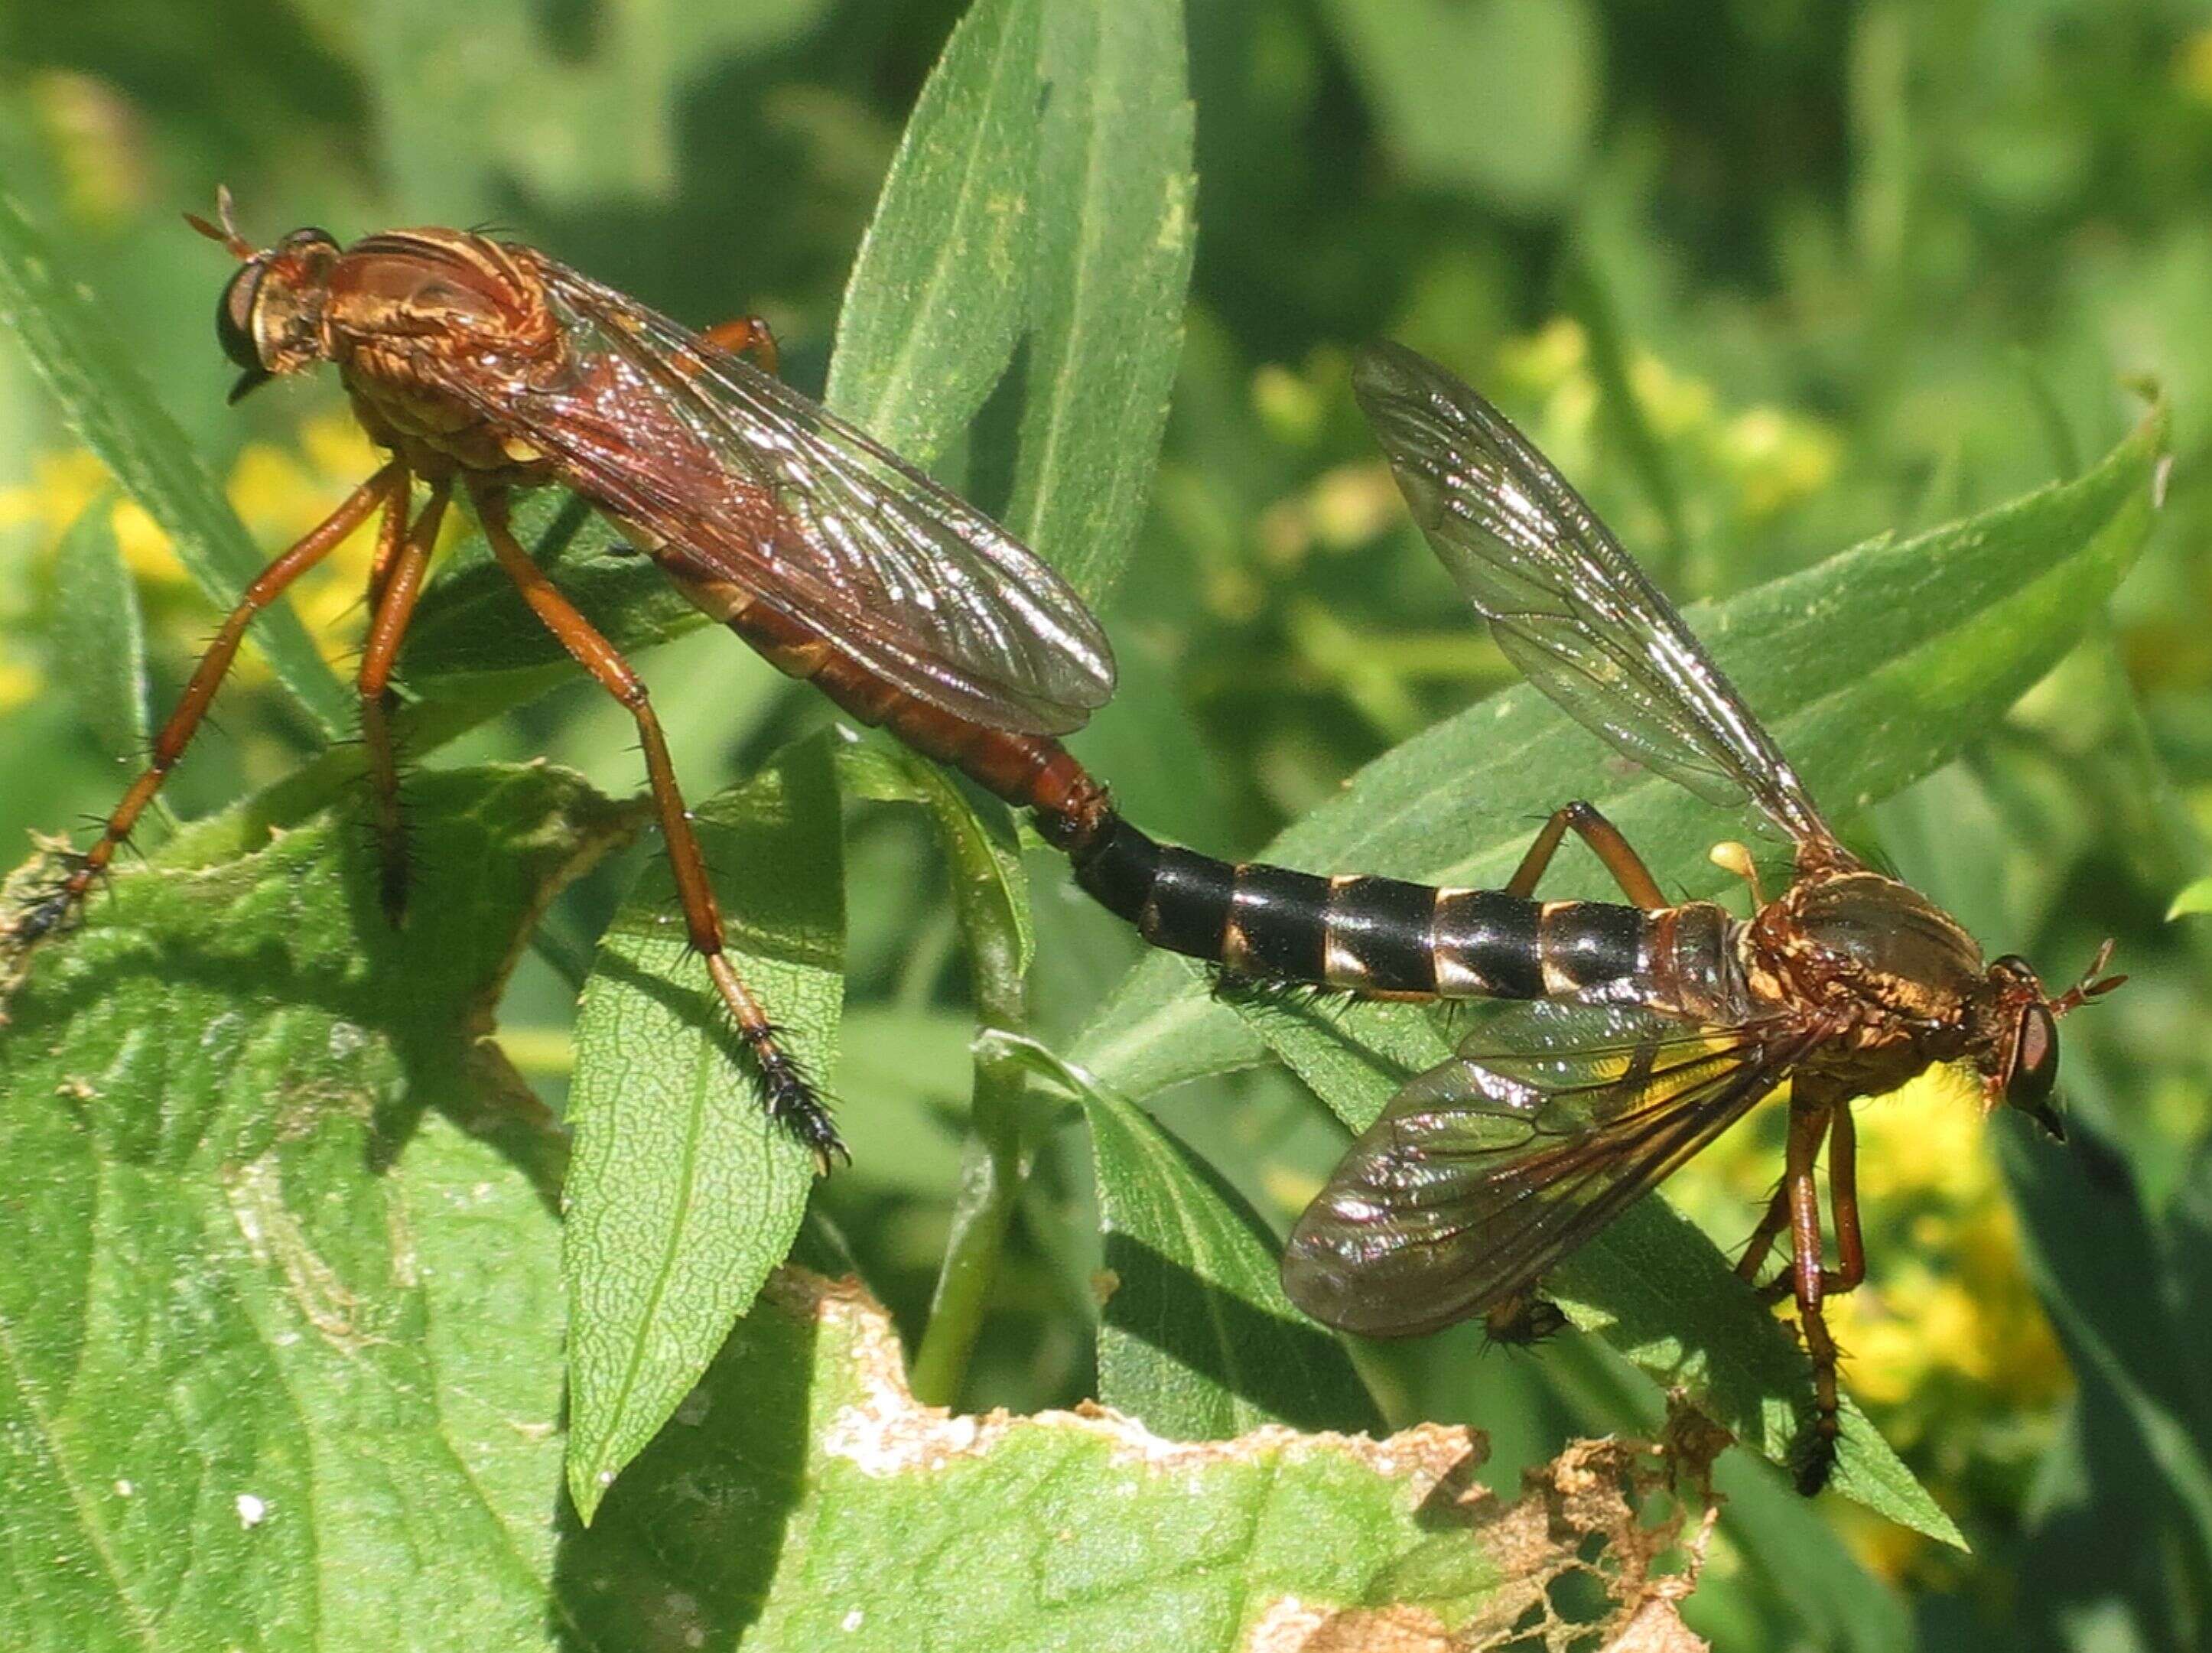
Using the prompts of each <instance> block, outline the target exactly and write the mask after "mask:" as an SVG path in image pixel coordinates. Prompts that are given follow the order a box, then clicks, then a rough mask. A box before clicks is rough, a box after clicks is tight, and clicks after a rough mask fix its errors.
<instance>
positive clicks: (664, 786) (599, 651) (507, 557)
mask: <svg viewBox="0 0 2212 1653" xmlns="http://www.w3.org/2000/svg"><path fill="white" fill-rule="evenodd" d="M469 491H470V496H471V499H472V501H474V503H475V505H476V508H477V517H478V519H479V520H481V521H482V522H483V531H484V538H485V539H486V540H488V541H489V543H490V544H491V549H492V554H493V555H494V556H496V557H498V559H499V563H500V566H501V568H504V569H506V571H507V577H508V578H510V579H511V580H513V581H514V584H515V587H516V589H518V590H519V591H520V592H521V593H522V600H523V601H524V602H526V603H527V604H529V605H530V607H531V610H532V612H533V613H535V614H536V615H537V616H538V618H539V619H540V620H542V621H543V622H544V623H545V627H546V629H548V630H549V631H550V632H551V633H552V634H553V635H554V636H555V637H556V638H557V639H559V640H560V642H561V646H562V647H564V648H566V649H567V650H568V653H570V654H571V655H573V656H574V659H575V660H576V663H577V664H578V665H581V666H582V667H583V668H584V669H585V670H586V672H590V673H591V674H592V677H593V678H596V679H597V680H598V681H599V685H600V686H601V687H602V688H604V689H605V690H606V691H607V692H608V693H609V694H611V695H612V696H614V697H615V698H616V699H617V700H618V701H620V702H622V703H623V705H624V706H625V707H627V708H629V714H630V715H631V717H632V718H634V719H635V720H636V722H637V732H638V741H639V744H641V746H642V747H643V748H644V751H645V768H646V774H647V777H648V778H649V779H650V780H651V781H652V784H653V804H654V805H655V807H656V808H657V810H658V811H659V816H660V835H661V838H662V841H663V842H664V843H665V846H666V848H667V851H668V864H669V867H670V869H671V871H672V872H674V873H675V876H676V892H677V896H678V900H679V901H680V902H682V904H683V908H684V924H685V926H686V927H687V928H688V929H689V931H690V940H691V945H692V947H693V949H694V950H695V951H697V952H698V953H699V954H700V956H701V957H703V958H705V960H706V961H707V973H708V975H709V976H711V977H712V978H713V980H714V989H715V991H716V992H717V993H719V994H720V995H721V998H722V1002H723V1003H724V1004H725V1005H726V1006H729V1011H730V1014H731V1016H732V1018H733V1019H734V1020H735V1021H736V1023H737V1026H738V1034H739V1035H740V1036H742V1037H743V1038H744V1042H745V1043H746V1045H747V1047H748V1048H750V1050H751V1051H752V1053H753V1059H754V1060H755V1061H756V1062H757V1063H758V1064H759V1066H760V1072H761V1078H762V1080H763V1083H764V1085H766V1087H767V1092H768V1109H769V1115H771V1116H772V1117H774V1118H775V1119H777V1120H780V1121H782V1122H783V1124H784V1126H785V1127H786V1128H787V1129H788V1130H789V1131H790V1132H791V1133H792V1134H793V1136H795V1137H797V1138H798V1139H799V1140H800V1141H801V1142H803V1143H805V1145H806V1146H807V1147H809V1148H810V1149H811V1150H812V1151H813V1153H814V1159H815V1164H817V1166H818V1167H819V1168H820V1169H821V1170H823V1172H824V1173H825V1174H826V1173H827V1172H828V1170H829V1161H830V1158H831V1157H832V1156H833V1155H839V1156H844V1155H845V1145H844V1144H843V1143H842V1142H841V1141H839V1140H838V1138H837V1132H836V1127H834V1126H833V1125H832V1124H831V1123H830V1122H829V1109H827V1108H826V1107H824V1106H823V1103H822V1100H821V1098H820V1097H817V1095H816V1094H815V1092H814V1088H813V1086H811V1085H809V1084H808V1083H807V1081H806V1079H805V1075H803V1074H802V1073H800V1072H799V1066H798V1064H797V1063H796V1062H794V1061H793V1060H792V1059H791V1055H790V1054H789V1053H788V1052H787V1051H786V1050H785V1049H784V1048H783V1047H782V1045H781V1043H779V1042H778V1041H777V1039H776V1036H775V1026H774V1024H771V1023H770V1022H769V1018H768V1012H766V1011H765V1010H764V1009H763V1008H762V1006H761V1002H760V1000H757V999H756V998H754V997H753V995H752V993H751V991H750V989H749V988H747V987H746V986H745V984H744V982H743V981H740V980H739V979H738V973H737V971H736V970H735V969H732V967H731V964H730V961H729V959H728V958H727V957H726V956H725V954H724V952H723V944H722V914H721V909H720V905H719V904H718V903H717V902H716V901H715V899H714V885H713V884H712V883H710V882H709V881H708V877H707V861H706V857H705V856H704V855H703V854H701V853H700V849H699V839H698V836H697V835H696V833H695V832H693V830H692V829H691V817H690V814H689V812H688V811H686V810H685V809H684V798H683V794H682V793H680V792H679V791H678V789H677V785H676V769H675V765H674V764H673V763H671V762H670V760H669V756H668V743H667V741H666V740H665V738H663V737H662V735H661V732H660V720H659V718H657V717H656V716H654V715H653V706H652V702H651V700H650V698H649V697H648V696H647V693H646V688H645V684H644V683H643V682H642V681H641V679H640V678H639V677H638V675H637V673H636V672H635V671H633V670H632V669H631V667H630V665H629V661H627V660H625V659H623V657H622V655H621V654H620V653H618V652H617V650H616V648H615V647H614V645H613V644H612V643H611V642H609V641H607V640H606V639H605V637H604V636H602V635H600V634H599V630H598V629H597V628H595V627H594V626H593V625H592V623H591V622H590V621H589V620H587V619H586V618H585V617H584V616H583V615H582V614H581V613H580V612H579V611H577V609H576V607H575V606H574V605H573V604H571V603H570V602H569V601H568V599H567V598H565V597H563V596H562V594H561V593H560V592H559V591H558V590H556V588H555V586H554V585H553V582H552V581H551V580H549V579H547V578H546V577H545V573H544V569H542V568H539V567H538V565H537V563H535V562H532V561H531V558H530V554H529V552H527V551H526V550H523V548H522V545H521V544H520V541H518V540H517V539H516V538H514V535H513V532H512V531H511V530H510V529H509V528H508V526H507V496H506V495H505V493H504V492H503V491H502V490H501V489H499V488H497V487H495V486H491V485H487V484H484V483H477V482H475V481H473V480H471V483H470V489H469ZM845 1157H847V1158H849V1156H845Z"/></svg>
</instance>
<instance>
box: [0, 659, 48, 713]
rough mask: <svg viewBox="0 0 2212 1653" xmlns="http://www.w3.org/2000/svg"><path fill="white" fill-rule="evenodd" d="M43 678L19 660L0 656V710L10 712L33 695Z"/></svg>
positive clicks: (41, 683)
mask: <svg viewBox="0 0 2212 1653" xmlns="http://www.w3.org/2000/svg"><path fill="white" fill-rule="evenodd" d="M43 686H44V683H43V680H42V679H41V678H40V676H39V674H38V673H37V672H34V671H33V670H32V669H31V667H29V666H28V665H25V664H24V663H23V662H22V661H21V660H16V659H4V658H0V712H12V711H14V710H15V708H17V707H18V706H21V704H22V703H23V702H25V701H27V700H29V699H31V698H32V697H33V696H35V695H36V694H37V693H38V692H39V690H40V688H41V687H43Z"/></svg>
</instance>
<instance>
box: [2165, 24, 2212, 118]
mask: <svg viewBox="0 0 2212 1653" xmlns="http://www.w3.org/2000/svg"><path fill="white" fill-rule="evenodd" d="M2173 78H2174V80H2175V81H2176V82H2178V83H2179V85H2180V87H2181V89H2182V90H2183V91H2185V92H2186V93H2187V94H2189V95H2190V96H2191V97H2192V98H2194V99H2196V100H2197V101H2198V102H2199V103H2212V28H2200V29H2198V30H2197V33H2194V34H2192V35H2191V36H2190V37H2189V38H2188V39H2187V40H2184V41H2183V42H2182V43H2181V46H2180V49H2179V51H2177V52H2175V53H2174V54H2173Z"/></svg>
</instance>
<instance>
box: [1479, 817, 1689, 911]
mask: <svg viewBox="0 0 2212 1653" xmlns="http://www.w3.org/2000/svg"><path fill="white" fill-rule="evenodd" d="M1570 827H1572V828H1573V829H1574V830H1575V834H1576V836H1577V837H1579V838H1581V840H1582V841H1583V842H1584V843H1586V844H1588V845H1589V847H1590V848H1591V850H1592V851H1593V852H1595V854H1596V856H1597V858H1598V860H1600V861H1601V862H1603V863H1604V865H1605V870H1606V871H1607V872H1610V873H1612V874H1613V882H1614V883H1615V884H1619V885H1620V888H1621V891H1622V893H1623V894H1625V895H1626V896H1627V897H1628V898H1629V900H1631V901H1632V902H1635V903H1636V904H1637V905H1638V907H1641V908H1642V909H1644V911H1645V912H1647V913H1648V912H1653V911H1656V909H1659V908H1662V907H1664V906H1667V905H1668V901H1667V897H1666V896H1664V895H1662V894H1661V893H1660V890H1659V880H1658V879H1656V878H1653V877H1652V876H1651V869H1650V867H1648V866H1644V860H1643V857H1641V856H1639V855H1638V854H1637V853H1636V851H1635V850H1634V849H1632V848H1630V846H1629V842H1628V840H1627V839H1626V838H1624V837H1622V836H1620V828H1619V827H1617V826H1615V825H1613V823H1612V822H1610V821H1608V820H1607V819H1606V818H1605V817H1604V816H1602V815H1601V814H1600V813H1599V812H1598V810H1597V806H1596V805H1595V804H1590V803H1586V802H1584V801H1583V799H1579V798H1577V799H1576V800H1575V801H1574V802H1573V803H1571V804H1568V805H1564V806H1562V807H1561V808H1559V809H1555V810H1553V811H1552V818H1551V819H1550V820H1548V821H1547V822H1545V823H1544V824H1543V826H1542V828H1541V829H1540V830H1538V832H1537V834H1536V841H1535V842H1534V843H1532V844H1530V845H1529V846H1528V854H1525V855H1523V856H1522V858H1521V865H1520V866H1518V867H1516V869H1515V870H1514V873H1513V876H1512V877H1511V878H1508V879H1507V880H1506V881H1505V893H1506V894H1507V895H1509V896H1532V895H1534V894H1535V892H1536V880H1537V879H1539V878H1542V877H1543V876H1544V869H1545V868H1546V867H1547V866H1550V865H1551V864H1552V857H1553V854H1556V853H1557V852H1558V850H1559V843H1560V841H1561V840H1563V839H1564V838H1565V836H1567V829H1568V828H1570Z"/></svg>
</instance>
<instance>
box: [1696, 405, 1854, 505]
mask: <svg viewBox="0 0 2212 1653" xmlns="http://www.w3.org/2000/svg"><path fill="white" fill-rule="evenodd" d="M1719 452H1720V457H1721V459H1722V462H1723V465H1725V466H1726V467H1727V468H1728V469H1729V471H1730V472H1731V474H1732V475H1733V476H1734V477H1735V482H1736V485H1737V487H1738V489H1741V494H1742V499H1743V510H1744V513H1745V514H1746V515H1747V516H1750V517H1753V518H1759V517H1767V516H1772V515H1773V514H1775V513H1776V512H1778V511H1782V510H1785V509H1787V508H1788V507H1790V506H1792V505H1795V504H1796V503H1797V501H1800V500H1802V499H1808V498H1810V497H1811V496H1812V495H1815V494H1818V493H1819V492H1820V490H1821V489H1824V488H1826V486H1827V485H1828V484H1829V483H1831V482H1832V481H1833V480H1834V479H1835V475H1836V469H1837V466H1838V464H1839V463H1840V461H1841V457H1842V456H1841V445H1840V444H1839V443H1838V441H1837V440H1836V437H1835V435H1834V433H1833V432H1832V431H1831V430H1829V429H1828V428H1827V427H1826V426H1825V425H1822V424H1820V423H1817V422H1814V421H1813V420H1811V419H1808V418H1805V417H1803V416H1801V415H1798V414H1794V413H1785V412H1784V411H1783V410H1781V409H1779V408H1768V407H1759V408H1751V409H1747V410H1745V411H1744V412H1742V413H1740V414H1738V415H1737V416H1735V418H1734V419H1732V420H1730V421H1729V423H1728V427H1727V428H1726V429H1725V430H1724V431H1723V432H1722V434H1721V437H1720V441H1719Z"/></svg>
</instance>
